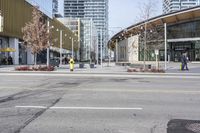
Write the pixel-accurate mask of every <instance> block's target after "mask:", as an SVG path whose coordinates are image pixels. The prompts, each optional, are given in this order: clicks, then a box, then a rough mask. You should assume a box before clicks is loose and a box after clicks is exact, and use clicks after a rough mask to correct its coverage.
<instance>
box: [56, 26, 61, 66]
mask: <svg viewBox="0 0 200 133" xmlns="http://www.w3.org/2000/svg"><path fill="white" fill-rule="evenodd" d="M57 31H59V29H57ZM61 65H62V30H60V66H61Z"/></svg>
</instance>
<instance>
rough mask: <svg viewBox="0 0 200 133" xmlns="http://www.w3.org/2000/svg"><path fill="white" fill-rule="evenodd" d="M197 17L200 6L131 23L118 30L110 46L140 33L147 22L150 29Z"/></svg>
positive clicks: (199, 17)
mask: <svg viewBox="0 0 200 133" xmlns="http://www.w3.org/2000/svg"><path fill="white" fill-rule="evenodd" d="M197 19H200V6H196V7H192V8H188V9H185V10H181V11H177V12H172V13H168V14H164V15H160V16H157V17H154V18H151V19H148V20H145V21H142V22H139V23H137V24H134V25H131V26H130V27H128V28H126V29H124V30H122V31H120V32H118V33H117V34H115V35H114V36H113V37H112V38H111V39H110V40H109V43H108V46H109V45H111V46H113V43H114V42H115V41H116V40H123V39H124V38H128V37H130V36H134V35H136V34H138V32H139V31H140V30H141V27H144V25H145V24H147V29H150V28H151V27H155V26H163V25H164V23H166V24H167V25H173V24H177V23H180V22H187V21H192V20H197Z"/></svg>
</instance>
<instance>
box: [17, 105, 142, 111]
mask: <svg viewBox="0 0 200 133" xmlns="http://www.w3.org/2000/svg"><path fill="white" fill-rule="evenodd" d="M15 108H34V109H47V107H45V106H15ZM49 109H53V110H143V108H122V107H50V108H49Z"/></svg>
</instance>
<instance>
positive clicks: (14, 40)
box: [9, 38, 19, 65]
mask: <svg viewBox="0 0 200 133" xmlns="http://www.w3.org/2000/svg"><path fill="white" fill-rule="evenodd" d="M9 45H10V46H9V47H11V48H14V49H15V52H11V54H10V55H11V57H12V58H13V64H14V65H19V39H17V38H9Z"/></svg>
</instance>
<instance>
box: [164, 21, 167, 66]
mask: <svg viewBox="0 0 200 133" xmlns="http://www.w3.org/2000/svg"><path fill="white" fill-rule="evenodd" d="M164 28H165V70H167V24H166V23H165V24H164Z"/></svg>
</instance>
